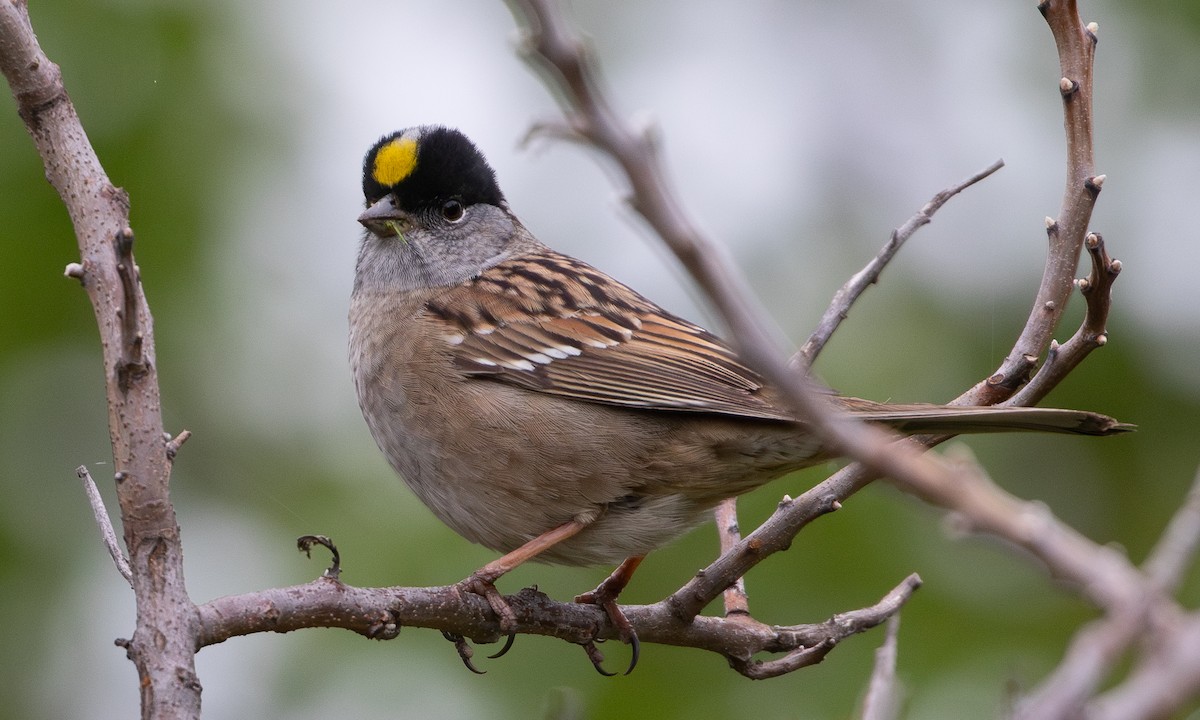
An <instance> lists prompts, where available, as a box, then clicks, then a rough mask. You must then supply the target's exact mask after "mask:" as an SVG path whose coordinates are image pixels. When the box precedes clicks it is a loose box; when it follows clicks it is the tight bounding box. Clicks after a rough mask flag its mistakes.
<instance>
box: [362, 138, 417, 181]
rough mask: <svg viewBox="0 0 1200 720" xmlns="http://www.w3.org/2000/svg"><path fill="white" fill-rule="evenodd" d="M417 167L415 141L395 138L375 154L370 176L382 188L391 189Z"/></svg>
mask: <svg viewBox="0 0 1200 720" xmlns="http://www.w3.org/2000/svg"><path fill="white" fill-rule="evenodd" d="M416 166H417V141H416V140H413V139H412V138H402V137H401V138H396V139H395V140H393V141H391V142H390V143H388V144H387V145H384V146H383V147H381V148H379V152H377V153H375V166H374V167H373V168H372V170H371V176H372V177H373V178H374V179H375V182H377V183H379V184H380V185H382V186H384V187H391V186H393V185H395V184H396V183H398V182H400V181H402V180H404V178H406V177H408V176H409V175H411V174H412V171H413V168H415V167H416Z"/></svg>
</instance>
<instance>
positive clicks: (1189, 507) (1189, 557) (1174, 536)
mask: <svg viewBox="0 0 1200 720" xmlns="http://www.w3.org/2000/svg"><path fill="white" fill-rule="evenodd" d="M1198 547H1200V470H1197V471H1196V475H1195V477H1194V478H1193V479H1192V486H1191V488H1190V489H1189V490H1188V494H1187V497H1186V498H1184V501H1183V504H1182V505H1181V506H1180V507H1179V509H1178V510H1177V511H1176V512H1175V516H1174V517H1172V518H1171V522H1170V523H1169V524H1168V525H1167V529H1166V530H1164V531H1163V534H1162V536H1161V537H1160V538H1159V539H1158V543H1156V544H1155V546H1154V549H1152V550H1151V551H1150V555H1149V557H1147V558H1146V561H1145V562H1143V563H1142V570H1143V571H1144V572H1145V573H1146V575H1147V576H1148V577H1149V578H1150V580H1151V582H1153V583H1154V584H1155V585H1157V586H1158V587H1159V588H1160V589H1162V591H1163V592H1165V593H1168V594H1170V593H1174V592H1175V591H1176V590H1177V589H1178V588H1179V583H1180V582H1181V581H1182V579H1183V576H1184V573H1185V572H1187V569H1188V567H1189V566H1190V565H1191V564H1192V563H1193V562H1194V561H1195V558H1196V550H1197V548H1198Z"/></svg>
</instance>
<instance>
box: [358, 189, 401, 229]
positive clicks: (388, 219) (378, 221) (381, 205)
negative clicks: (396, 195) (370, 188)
mask: <svg viewBox="0 0 1200 720" xmlns="http://www.w3.org/2000/svg"><path fill="white" fill-rule="evenodd" d="M358 221H359V222H360V223H362V226H363V227H365V228H366V229H368V230H370V231H371V232H373V233H375V234H376V235H378V236H379V237H390V236H392V235H395V236H397V237H399V238H400V239H401V240H403V239H404V235H403V234H401V233H402V231H403V230H404V229H405V228H406V227H407V226H408V224H409V219H408V215H407V214H406V213H405V212H404V211H403V210H401V209H400V208H398V207H396V203H395V201H394V200H393V199H392V196H391V195H385V196H383V197H382V198H381V199H379V200H378V201H377V202H376V203H375V204H374V205H372V206H371V207H369V208H367V209H366V210H364V211H363V214H362V215H359V216H358Z"/></svg>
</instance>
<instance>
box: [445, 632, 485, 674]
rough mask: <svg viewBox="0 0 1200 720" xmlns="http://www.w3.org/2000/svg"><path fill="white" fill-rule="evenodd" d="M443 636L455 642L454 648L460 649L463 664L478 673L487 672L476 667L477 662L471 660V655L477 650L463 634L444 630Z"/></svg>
mask: <svg viewBox="0 0 1200 720" xmlns="http://www.w3.org/2000/svg"><path fill="white" fill-rule="evenodd" d="M442 637H444V638H446V639H447V640H449V641H450V642H452V643H454V649H455V650H457V651H458V657H459V659H461V660H462V661H463V665H466V666H467V669H468V670H470V671H471V672H473V673H475V674H476V675H486V674H487V671H486V670H480V669H479V668H477V667H475V663H473V662H471V656H472V655H474V654H475V650H474V649H473V648H472V647H471V644H470V643H468V642H467V641H466V639H465V638H463V636H462V635H457V634H455V633H452V632H447V631H445V630H443V631H442Z"/></svg>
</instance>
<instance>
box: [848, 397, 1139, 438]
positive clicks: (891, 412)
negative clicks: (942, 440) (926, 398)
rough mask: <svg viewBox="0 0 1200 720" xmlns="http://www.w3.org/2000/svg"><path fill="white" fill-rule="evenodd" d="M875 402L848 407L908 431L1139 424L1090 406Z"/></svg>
mask: <svg viewBox="0 0 1200 720" xmlns="http://www.w3.org/2000/svg"><path fill="white" fill-rule="evenodd" d="M871 405H873V406H872V407H851V408H848V410H849V412H850V414H851V415H854V416H856V417H858V418H861V419H863V420H868V421H870V422H878V423H882V424H884V425H888V426H891V427H892V428H894V429H895V430H897V431H899V432H901V433H904V434H908V435H911V434H917V433H951V434H959V433H993V432H1017V431H1028V432H1053V433H1069V434H1074V435H1116V434H1118V433H1125V432H1130V431H1132V430H1134V429H1135V428H1136V427H1137V426H1136V425H1130V424H1128V423H1122V422H1118V421H1117V420H1115V419H1113V418H1111V417H1108V416H1107V415H1101V414H1099V413H1094V412H1088V411H1086V410H1060V409H1057V408H1038V407H977V406H970V405H962V406H958V405H882V404H881V405H874V404H871Z"/></svg>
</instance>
